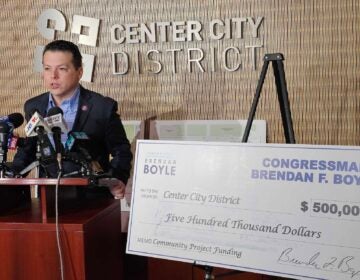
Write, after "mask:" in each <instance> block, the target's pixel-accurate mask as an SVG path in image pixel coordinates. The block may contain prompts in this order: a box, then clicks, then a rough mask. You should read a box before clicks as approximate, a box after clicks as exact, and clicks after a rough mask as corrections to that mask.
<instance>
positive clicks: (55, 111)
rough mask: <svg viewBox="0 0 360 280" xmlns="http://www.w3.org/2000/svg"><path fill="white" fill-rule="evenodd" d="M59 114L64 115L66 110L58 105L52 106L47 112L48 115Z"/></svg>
mask: <svg viewBox="0 0 360 280" xmlns="http://www.w3.org/2000/svg"><path fill="white" fill-rule="evenodd" d="M57 114H61V115H64V112H63V110H61V108H60V107H56V106H55V107H52V108H50V109H49V111H48V112H47V116H48V117H51V116H55V115H57Z"/></svg>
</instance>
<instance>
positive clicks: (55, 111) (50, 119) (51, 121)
mask: <svg viewBox="0 0 360 280" xmlns="http://www.w3.org/2000/svg"><path fill="white" fill-rule="evenodd" d="M63 115H64V112H63V110H61V108H60V107H56V106H55V107H52V108H50V109H49V111H48V113H47V117H46V118H45V119H44V120H45V121H46V123H47V125H48V126H49V127H50V128H51V130H53V128H60V131H61V132H62V133H68V132H69V130H68V127H67V124H66V122H65V120H64V118H63ZM53 132H54V131H53Z"/></svg>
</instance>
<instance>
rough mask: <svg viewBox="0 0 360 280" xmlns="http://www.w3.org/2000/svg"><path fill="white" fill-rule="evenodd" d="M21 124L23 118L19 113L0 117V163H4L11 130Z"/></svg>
mask: <svg viewBox="0 0 360 280" xmlns="http://www.w3.org/2000/svg"><path fill="white" fill-rule="evenodd" d="M23 122H24V117H23V116H22V115H21V114H20V113H13V114H10V115H8V116H3V117H0V163H4V162H6V159H7V151H8V144H9V140H10V137H11V135H12V132H13V130H14V129H15V128H17V127H19V126H20V125H22V124H23Z"/></svg>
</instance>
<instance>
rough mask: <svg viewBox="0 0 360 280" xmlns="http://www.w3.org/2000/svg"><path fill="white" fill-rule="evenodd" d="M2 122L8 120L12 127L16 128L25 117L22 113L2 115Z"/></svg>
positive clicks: (0, 118)
mask: <svg viewBox="0 0 360 280" xmlns="http://www.w3.org/2000/svg"><path fill="white" fill-rule="evenodd" d="M0 122H6V123H7V124H8V125H10V127H11V128H12V129H15V128H18V127H19V126H20V125H22V124H23V123H24V117H23V115H22V114H20V113H12V114H10V115H8V116H2V117H0Z"/></svg>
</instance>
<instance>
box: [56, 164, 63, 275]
mask: <svg viewBox="0 0 360 280" xmlns="http://www.w3.org/2000/svg"><path fill="white" fill-rule="evenodd" d="M61 173H62V172H61V170H59V173H58V177H57V181H56V185H55V229H56V243H57V249H58V255H59V263H60V274H61V280H65V278H64V263H63V254H62V249H61V242H60V241H61V240H60V225H59V185H60V178H61Z"/></svg>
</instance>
